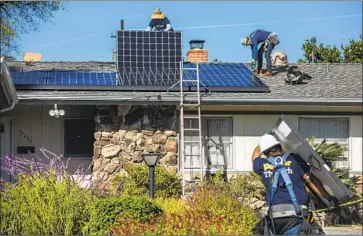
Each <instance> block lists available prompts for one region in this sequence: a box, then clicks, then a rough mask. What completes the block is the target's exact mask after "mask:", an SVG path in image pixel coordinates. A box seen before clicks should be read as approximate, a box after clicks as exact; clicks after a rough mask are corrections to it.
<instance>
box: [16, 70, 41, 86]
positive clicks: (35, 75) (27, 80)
mask: <svg viewBox="0 0 363 236" xmlns="http://www.w3.org/2000/svg"><path fill="white" fill-rule="evenodd" d="M10 74H11V77H12V79H13V81H14V84H34V85H42V84H46V75H47V72H43V71H41V72H38V71H29V72H10ZM25 75H26V76H25Z"/></svg>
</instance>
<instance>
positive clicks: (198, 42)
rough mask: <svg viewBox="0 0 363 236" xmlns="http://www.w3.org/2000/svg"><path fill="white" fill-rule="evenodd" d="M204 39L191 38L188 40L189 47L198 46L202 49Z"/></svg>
mask: <svg viewBox="0 0 363 236" xmlns="http://www.w3.org/2000/svg"><path fill="white" fill-rule="evenodd" d="M204 42H205V40H200V39H193V40H190V41H189V44H190V49H194V48H199V49H203V47H204Z"/></svg>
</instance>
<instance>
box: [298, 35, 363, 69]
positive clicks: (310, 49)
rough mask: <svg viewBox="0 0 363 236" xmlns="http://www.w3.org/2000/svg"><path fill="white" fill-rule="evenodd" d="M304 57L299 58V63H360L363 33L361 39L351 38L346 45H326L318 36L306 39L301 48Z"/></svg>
mask: <svg viewBox="0 0 363 236" xmlns="http://www.w3.org/2000/svg"><path fill="white" fill-rule="evenodd" d="M301 49H302V50H303V51H304V57H303V58H300V59H298V60H297V63H311V62H313V61H314V62H315V63H341V62H344V63H360V62H362V61H363V60H362V53H363V51H362V35H360V40H357V41H355V40H350V41H349V44H348V45H346V46H343V45H341V50H342V51H341V50H339V49H338V47H337V46H335V45H334V46H331V45H324V44H323V43H318V41H317V39H316V37H311V38H310V39H306V40H305V42H304V43H303V45H302V48H301Z"/></svg>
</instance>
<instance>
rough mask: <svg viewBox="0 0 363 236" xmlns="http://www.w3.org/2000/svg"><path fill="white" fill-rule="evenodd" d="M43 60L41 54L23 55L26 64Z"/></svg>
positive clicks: (30, 53) (29, 53)
mask: <svg viewBox="0 0 363 236" xmlns="http://www.w3.org/2000/svg"><path fill="white" fill-rule="evenodd" d="M41 60H42V55H41V54H40V53H32V52H26V53H24V54H23V61H25V62H36V61H41Z"/></svg>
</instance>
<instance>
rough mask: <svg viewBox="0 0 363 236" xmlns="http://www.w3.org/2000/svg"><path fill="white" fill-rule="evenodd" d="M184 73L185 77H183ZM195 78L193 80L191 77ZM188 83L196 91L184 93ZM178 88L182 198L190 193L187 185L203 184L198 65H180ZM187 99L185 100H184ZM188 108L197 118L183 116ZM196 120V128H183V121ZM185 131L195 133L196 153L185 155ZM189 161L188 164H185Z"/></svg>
mask: <svg viewBox="0 0 363 236" xmlns="http://www.w3.org/2000/svg"><path fill="white" fill-rule="evenodd" d="M191 71H194V73H193V72H192V74H193V76H189V72H191ZM184 73H185V75H186V76H184ZM194 76H195V77H196V78H193V77H194ZM185 82H186V83H188V84H191V83H192V84H193V87H194V86H196V88H197V89H196V91H188V92H185V91H184V87H183V86H184V83H185ZM179 86H180V154H181V156H180V159H179V160H181V161H180V167H181V172H182V187H183V196H186V195H189V194H191V193H192V191H186V187H187V184H188V185H189V188H193V187H190V186H191V185H193V184H194V185H195V184H198V182H199V183H200V184H203V175H204V172H203V166H204V161H203V155H202V150H203V149H202V148H203V145H202V120H201V99H200V98H201V95H200V78H199V63H196V67H195V68H184V67H183V63H182V62H181V63H180V81H179ZM185 98H187V100H186V99H185ZM188 108H197V111H198V114H197V116H190V115H189V116H188V115H187V116H185V115H184V111H185V109H188ZM186 119H188V120H197V121H198V122H197V124H198V125H197V126H198V127H197V128H185V120H186ZM185 131H190V132H191V133H193V134H194V133H197V135H196V136H197V137H198V142H194V141H193V143H198V151H197V153H189V154H187V153H186V151H185V141H186V140H185ZM195 157H196V158H197V159H198V161H199V166H198V167H195V166H194V163H193V160H194V158H195ZM188 160H189V162H187V161H188ZM186 163H190V164H191V166H190V167H188V166H186ZM195 169H199V171H200V172H199V174H200V175H199V178H195V175H194V170H195ZM186 170H188V171H189V173H188V176H189V178H187V176H186V173H185V172H186Z"/></svg>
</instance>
